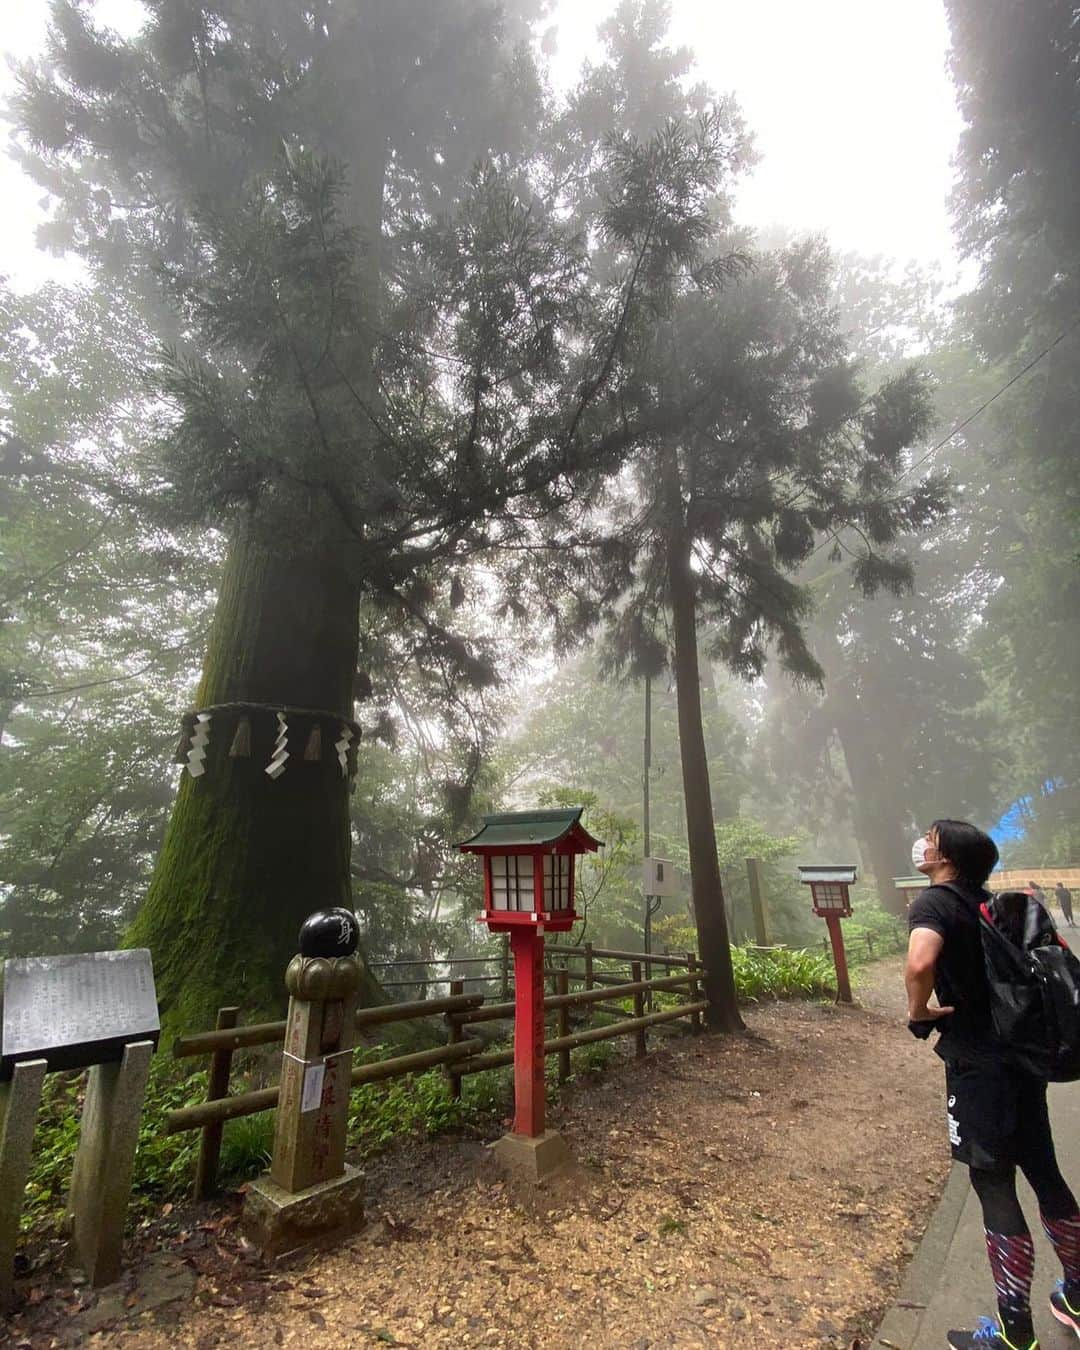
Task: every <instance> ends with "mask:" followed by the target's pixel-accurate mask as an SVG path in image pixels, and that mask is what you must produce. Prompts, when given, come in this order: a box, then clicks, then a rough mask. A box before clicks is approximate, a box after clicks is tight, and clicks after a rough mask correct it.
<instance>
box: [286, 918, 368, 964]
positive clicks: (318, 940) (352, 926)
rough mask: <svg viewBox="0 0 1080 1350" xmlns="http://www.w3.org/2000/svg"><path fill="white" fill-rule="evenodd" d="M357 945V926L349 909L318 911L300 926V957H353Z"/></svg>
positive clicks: (358, 937) (358, 934) (358, 942)
mask: <svg viewBox="0 0 1080 1350" xmlns="http://www.w3.org/2000/svg"><path fill="white" fill-rule="evenodd" d="M359 945H360V925H359V924H358V923H357V922H356V915H355V914H353V913H352V911H351V910H348V909H318V910H316V911H315V913H314V914H309V915H308V917H307V918H306V919H305V920H304V922H303V924H302V925H301V927H300V955H301V956H352V954H353V953H354V952H355V951H356V949H357V947H358V946H359Z"/></svg>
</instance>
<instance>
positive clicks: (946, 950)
mask: <svg viewBox="0 0 1080 1350" xmlns="http://www.w3.org/2000/svg"><path fill="white" fill-rule="evenodd" d="M997 860H998V851H997V847H996V845H995V844H994V841H993V840H992V839H991V838H990V837H989V836H988V835H986V834H984V833H983V832H982V830H979V829H976V827H975V826H974V825H969V824H968V823H967V822H966V821H962V820H935V821H934V823H933V825H931V826H930V828H929V830H927V832H926V834H925V835H923V836H922V837H921V838H919V839H917V840H916V841H915V844H914V846H913V847H912V850H911V861H912V863H913V865H914V866H915V868H916V870H917V871H919V872H922V873H923V874H924V875H925V876H927V877H929V879H930V885H929V886H928V887H927V889H926V890H924V891H921V892H920V893H919V894H918V895H917V896H916V898H915V900H914V901H913V903H912V905H911V909H910V910H909V912H908V927H909V929H910V937H909V940H908V957H907V966H906V968H905V971H904V983H905V985H906V987H907V995H908V1016H909V1018H910V1021H909V1023H908V1025H909V1027H910V1029H911V1030H912V1032H913V1033H914V1034H915V1035H916V1036H919V1037H921V1038H926V1037H928V1036H929V1035H930V1033H931V1032H932V1031H935V1030H936V1031H937V1032H938V1033H939V1035H938V1040H937V1044H936V1045H935V1047H934V1049H935V1050H936V1052H937V1053H938V1054H939V1055H940V1056H941V1058H942V1059H943V1060H944V1061H945V1093H946V1099H947V1102H948V1126H949V1142H950V1144H951V1145H952V1155H953V1157H954V1158H955V1159H957V1160H958V1161H959V1162H963V1163H966V1164H967V1166H968V1170H969V1173H970V1176H971V1184H972V1186H973V1187H974V1188H975V1192H976V1194H977V1195H978V1197H979V1201H980V1203H981V1205H982V1218H983V1229H984V1231H985V1234H986V1251H987V1255H988V1256H989V1258H990V1269H991V1272H992V1274H993V1277H994V1287H995V1289H996V1291H997V1302H998V1321H997V1322H994V1321H992V1320H991V1319H989V1318H984V1319H983V1320H982V1322H981V1324H980V1326H979V1327H978V1328H977V1329H976V1330H974V1331H950V1332H949V1335H948V1343H949V1345H950V1346H952V1347H954V1350H995V1348H996V1350H1037V1346H1038V1342H1037V1341H1036V1339H1035V1332H1034V1329H1033V1327H1032V1322H1031V1281H1032V1275H1033V1273H1034V1265H1035V1251H1034V1247H1033V1245H1032V1241H1031V1232H1030V1230H1029V1228H1028V1225H1027V1220H1026V1219H1025V1218H1024V1213H1023V1210H1022V1209H1021V1208H1020V1202H1019V1201H1018V1199H1017V1196H1016V1169H1017V1167H1019V1168H1020V1170H1021V1171H1022V1172H1023V1174H1024V1176H1025V1177H1026V1178H1027V1180H1028V1181H1029V1182H1030V1184H1031V1187H1032V1189H1033V1190H1034V1192H1035V1195H1036V1198H1037V1199H1038V1202H1039V1213H1040V1216H1041V1218H1042V1225H1043V1229H1044V1231H1045V1233H1046V1235H1047V1237H1048V1238H1049V1239H1050V1241H1051V1243H1052V1244H1053V1246H1054V1250H1055V1251H1056V1252H1057V1255H1058V1257H1059V1259H1060V1260H1061V1264H1062V1268H1063V1270H1064V1276H1065V1278H1064V1279H1063V1280H1062V1281H1061V1282H1060V1283H1059V1284H1058V1286H1057V1287H1056V1288H1055V1289H1054V1291H1053V1293H1052V1294H1051V1296H1050V1309H1051V1311H1052V1312H1053V1314H1054V1316H1055V1317H1056V1318H1057V1319H1058V1321H1059V1322H1063V1323H1064V1324H1065V1325H1066V1326H1068V1327H1072V1329H1073V1330H1074V1331H1075V1332H1076V1333H1077V1335H1080V1211H1078V1210H1077V1204H1076V1199H1075V1197H1074V1196H1073V1193H1072V1191H1071V1190H1070V1189H1069V1186H1068V1183H1067V1182H1066V1181H1065V1178H1064V1177H1063V1176H1062V1175H1061V1170H1060V1168H1059V1167H1058V1164H1057V1159H1056V1157H1055V1156H1054V1141H1053V1138H1052V1137H1051V1133H1050V1118H1049V1115H1048V1114H1047V1109H1046V1082H1045V1081H1044V1080H1043V1079H1039V1078H1035V1077H1033V1076H1032V1075H1031V1074H1030V1073H1027V1072H1024V1071H1023V1070H1021V1069H1020V1068H1019V1067H1018V1066H1017V1064H1016V1063H1015V1061H1014V1060H1013V1058H1012V1055H1011V1052H1010V1050H1009V1047H1008V1046H1006V1045H1004V1044H1003V1043H1002V1042H1001V1041H1000V1040H999V1039H998V1038H997V1036H996V1034H995V1032H994V1029H993V1023H992V1020H991V1012H990V987H989V984H988V982H987V978H986V971H985V967H984V964H983V950H982V936H981V934H980V930H979V906H980V905H981V904H982V903H984V902H986V901H988V900H989V898H990V896H989V892H988V891H987V890H986V889H985V883H986V879H987V877H988V876H989V875H990V873H991V871H992V869H993V868H994V866H995V864H996V863H997ZM1003 898H1004V899H1005V900H1006V901H1008V900H1012V899H1015V901H1016V902H1017V904H1019V905H1024V904H1025V903H1026V902H1025V901H1024V897H1023V895H1022V894H1021V893H1019V892H1012V893H1011V894H1007V895H1006V896H1005V897H1003ZM1006 909H1007V906H1006ZM931 994H936V996H937V1005H936V1006H935V1007H930V1006H929V1000H930V996H931Z"/></svg>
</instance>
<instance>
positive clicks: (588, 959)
mask: <svg viewBox="0 0 1080 1350" xmlns="http://www.w3.org/2000/svg"><path fill="white" fill-rule="evenodd" d="M592 987H593V967H592V943H591V942H586V944H585V988H586V989H591V988H592ZM586 1006H588V1005H587V1004H586Z"/></svg>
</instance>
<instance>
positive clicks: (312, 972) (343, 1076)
mask: <svg viewBox="0 0 1080 1350" xmlns="http://www.w3.org/2000/svg"><path fill="white" fill-rule="evenodd" d="M358 943H359V930H358V927H357V923H356V918H355V916H354V915H353V914H351V913H350V912H349V911H348V910H347V909H328V910H320V911H319V912H317V913H315V914H313V915H311V917H310V918H309V919H307V920H306V921H305V923H304V925H303V927H302V928H301V929H300V952H299V955H297V956H294V957H293V959H292V961H291V962H290V963H289V967H288V969H287V970H286V972H285V986H286V988H287V989H288V991H289V995H290V997H289V1013H288V1018H287V1020H286V1023H285V1049H284V1051H283V1053H282V1060H281V1088H280V1095H279V1097H278V1107H277V1121H276V1124H275V1128H274V1153H273V1160H272V1162H271V1165H270V1173H269V1175H268V1176H263V1177H260V1178H259V1179H258V1180H257V1181H254V1182H252V1184H251V1185H250V1186H249V1187H248V1191H247V1195H246V1196H245V1199H244V1214H243V1225H244V1229H245V1231H246V1232H247V1234H248V1236H249V1238H251V1240H252V1241H253V1242H254V1243H255V1244H256V1246H257V1247H258V1248H259V1249H260V1250H261V1251H262V1252H263V1254H264V1255H266V1256H271V1257H273V1256H280V1255H282V1254H283V1253H285V1252H288V1251H293V1250H295V1249H296V1248H298V1247H304V1246H307V1245H308V1244H310V1243H313V1242H316V1241H321V1240H324V1239H327V1238H331V1237H338V1236H343V1235H344V1234H346V1233H349V1232H352V1231H353V1230H355V1229H356V1228H357V1227H358V1226H359V1225H360V1223H361V1222H362V1220H363V1216H364V1177H363V1173H362V1172H360V1171H359V1170H358V1169H357V1168H355V1167H351V1166H349V1164H347V1163H346V1162H345V1130H346V1125H347V1122H348V1110H349V1086H350V1077H351V1071H352V1052H353V1046H354V1042H355V1034H356V1024H355V1014H356V1002H357V996H358V993H359V989H360V980H361V975H362V967H361V965H360V962H359V960H358V958H357V956H356V949H357V946H358Z"/></svg>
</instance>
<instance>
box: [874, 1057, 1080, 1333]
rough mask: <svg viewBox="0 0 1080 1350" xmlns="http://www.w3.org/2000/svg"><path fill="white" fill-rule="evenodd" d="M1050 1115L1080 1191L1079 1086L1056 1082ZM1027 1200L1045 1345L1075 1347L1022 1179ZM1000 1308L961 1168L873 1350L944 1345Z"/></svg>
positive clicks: (1056, 1271)
mask: <svg viewBox="0 0 1080 1350" xmlns="http://www.w3.org/2000/svg"><path fill="white" fill-rule="evenodd" d="M1050 1118H1051V1120H1052V1122H1053V1126H1054V1142H1055V1144H1056V1146H1057V1154H1058V1161H1059V1162H1060V1164H1061V1170H1062V1171H1063V1172H1064V1173H1065V1177H1066V1179H1067V1180H1068V1181H1069V1183H1070V1184H1071V1185H1072V1187H1073V1189H1074V1190H1075V1191H1076V1192H1077V1193H1078V1194H1080V1083H1060V1084H1054V1085H1053V1086H1052V1087H1051V1089H1050ZM1020 1203H1021V1204H1022V1205H1023V1207H1024V1213H1025V1214H1026V1215H1027V1216H1028V1223H1029V1224H1030V1225H1031V1229H1032V1232H1033V1233H1034V1235H1035V1284H1034V1287H1033V1289H1032V1303H1033V1307H1034V1312H1035V1330H1036V1331H1037V1332H1038V1335H1039V1344H1040V1347H1041V1350H1064V1347H1066V1346H1072V1347H1075V1346H1077V1344H1078V1342H1077V1339H1076V1337H1075V1336H1074V1335H1073V1333H1072V1332H1071V1331H1069V1330H1067V1329H1066V1328H1065V1327H1063V1326H1062V1325H1061V1324H1060V1323H1059V1322H1056V1321H1055V1320H1054V1318H1053V1317H1052V1316H1051V1314H1050V1310H1049V1308H1048V1307H1047V1302H1046V1299H1047V1295H1048V1294H1049V1292H1050V1289H1051V1288H1052V1287H1053V1284H1054V1281H1055V1280H1057V1279H1058V1278H1059V1277H1060V1275H1061V1267H1060V1266H1059V1265H1058V1263H1057V1259H1056V1257H1055V1256H1054V1252H1053V1248H1052V1247H1051V1246H1050V1244H1049V1243H1048V1242H1047V1241H1046V1239H1045V1237H1044V1236H1043V1233H1042V1228H1041V1226H1040V1224H1039V1211H1038V1206H1037V1205H1036V1204H1035V1197H1034V1195H1033V1194H1032V1193H1031V1189H1030V1188H1029V1187H1028V1185H1027V1183H1026V1182H1024V1181H1021V1183H1020ZM994 1311H995V1304H994V1286H993V1284H992V1282H991V1279H990V1267H989V1265H988V1264H987V1260H986V1246H985V1243H984V1240H983V1228H982V1216H981V1213H980V1210H979V1202H978V1200H977V1199H976V1197H975V1193H974V1191H973V1190H972V1189H971V1185H970V1183H969V1181H968V1176H967V1168H966V1167H961V1166H956V1167H954V1168H953V1171H952V1175H951V1176H950V1178H949V1182H948V1185H947V1186H946V1188H945V1193H944V1195H943V1196H942V1198H941V1203H940V1204H939V1205H938V1208H937V1211H936V1212H935V1214H934V1217H933V1219H931V1221H930V1226H929V1228H928V1229H927V1231H926V1236H925V1237H924V1238H923V1241H922V1244H921V1245H920V1247H919V1250H918V1252H917V1253H916V1254H915V1258H914V1260H913V1261H912V1263H911V1266H910V1268H909V1270H908V1275H907V1278H906V1280H905V1281H904V1285H903V1288H902V1289H901V1290H900V1296H899V1298H898V1300H897V1302H896V1304H895V1306H894V1307H893V1308H892V1309H890V1311H889V1312H888V1314H887V1315H886V1317H885V1320H884V1321H883V1322H882V1324H881V1326H880V1328H879V1329H878V1334H877V1337H876V1339H875V1340H874V1342H873V1347H874V1350H879V1347H881V1348H882V1350H941V1347H942V1346H944V1345H946V1340H945V1336H946V1333H947V1332H948V1331H949V1329H950V1328H951V1327H972V1326H974V1325H975V1323H976V1321H977V1319H978V1318H979V1316H980V1315H983V1316H988V1315H991V1314H992V1313H993V1312H994Z"/></svg>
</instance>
